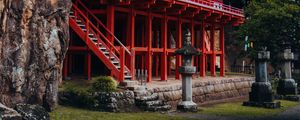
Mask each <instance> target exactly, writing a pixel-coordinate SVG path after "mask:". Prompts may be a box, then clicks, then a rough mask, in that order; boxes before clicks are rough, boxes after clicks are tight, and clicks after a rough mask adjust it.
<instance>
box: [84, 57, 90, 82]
mask: <svg viewBox="0 0 300 120" xmlns="http://www.w3.org/2000/svg"><path fill="white" fill-rule="evenodd" d="M85 72H86V75H87V79H88V80H91V53H87V54H86V57H85Z"/></svg>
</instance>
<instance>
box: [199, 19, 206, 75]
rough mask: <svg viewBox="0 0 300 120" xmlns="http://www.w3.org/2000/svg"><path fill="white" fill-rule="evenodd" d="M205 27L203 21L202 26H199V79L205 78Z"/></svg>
mask: <svg viewBox="0 0 300 120" xmlns="http://www.w3.org/2000/svg"><path fill="white" fill-rule="evenodd" d="M205 26H206V23H205V22H204V21H203V22H202V25H201V50H202V55H201V56H200V76H201V77H205V74H206V49H205Z"/></svg>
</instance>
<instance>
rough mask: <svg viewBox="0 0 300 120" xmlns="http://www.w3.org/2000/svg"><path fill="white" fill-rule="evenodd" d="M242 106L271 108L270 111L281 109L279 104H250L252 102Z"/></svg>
mask: <svg viewBox="0 0 300 120" xmlns="http://www.w3.org/2000/svg"><path fill="white" fill-rule="evenodd" d="M243 106H253V107H264V108H271V109H275V108H280V107H281V106H280V102H252V101H248V102H244V103H243Z"/></svg>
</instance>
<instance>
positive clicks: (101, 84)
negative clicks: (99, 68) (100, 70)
mask: <svg viewBox="0 0 300 120" xmlns="http://www.w3.org/2000/svg"><path fill="white" fill-rule="evenodd" d="M117 86H118V83H117V82H116V80H115V79H114V78H112V77H110V76H100V77H97V78H95V79H93V83H92V86H91V91H94V92H114V91H116V90H117Z"/></svg>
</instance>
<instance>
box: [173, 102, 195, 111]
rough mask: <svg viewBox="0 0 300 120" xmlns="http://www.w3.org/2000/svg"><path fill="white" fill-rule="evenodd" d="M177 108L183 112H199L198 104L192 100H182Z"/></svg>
mask: <svg viewBox="0 0 300 120" xmlns="http://www.w3.org/2000/svg"><path fill="white" fill-rule="evenodd" d="M177 110H179V111H182V112H197V111H198V107H197V104H196V103H194V102H192V101H182V102H180V103H179V104H178V105H177Z"/></svg>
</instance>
